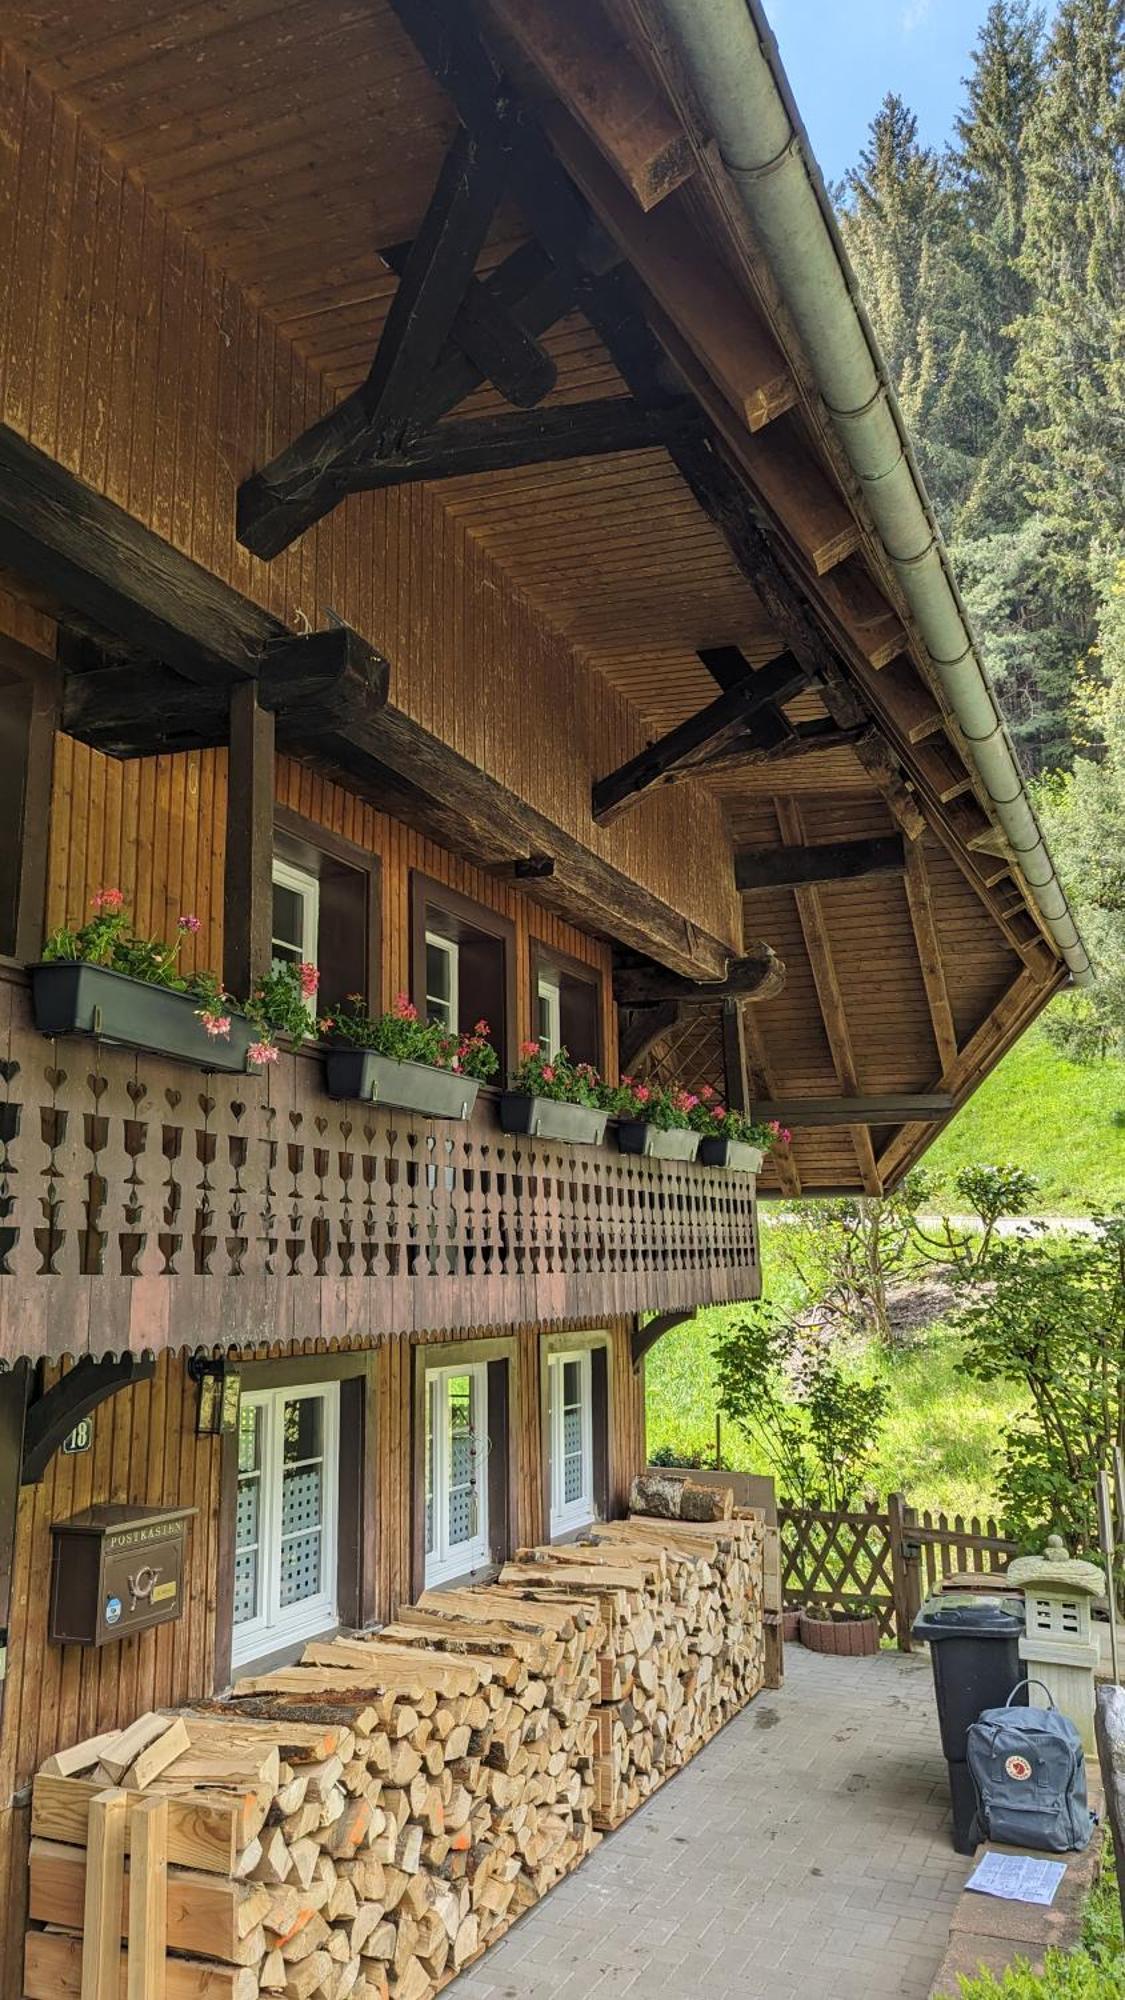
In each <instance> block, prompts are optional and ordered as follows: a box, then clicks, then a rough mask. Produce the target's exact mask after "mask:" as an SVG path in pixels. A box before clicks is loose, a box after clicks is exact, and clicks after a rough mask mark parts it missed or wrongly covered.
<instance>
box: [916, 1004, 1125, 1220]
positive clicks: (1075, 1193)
mask: <svg viewBox="0 0 1125 2000" xmlns="http://www.w3.org/2000/svg"><path fill="white" fill-rule="evenodd" d="M1115 1113H1116V1114H1117V1116H1118V1117H1119V1118H1120V1119H1121V1121H1122V1122H1121V1123H1120V1124H1115V1122H1114V1114H1115ZM981 1162H986V1163H988V1164H990V1165H993V1164H995V1165H1007V1164H1009V1163H1011V1164H1012V1165H1015V1166H1019V1167H1026V1168H1028V1169H1029V1170H1030V1171H1031V1172H1032V1173H1034V1174H1037V1175H1038V1176H1039V1179H1040V1181H1041V1182H1042V1193H1041V1195H1040V1197H1039V1204H1038V1205H1039V1208H1040V1210H1041V1212H1042V1213H1044V1214H1047V1213H1050V1214H1054V1215H1088V1214H1089V1213H1090V1211H1091V1209H1093V1208H1097V1207H1098V1206H1099V1205H1105V1204H1108V1203H1110V1202H1112V1201H1114V1200H1116V1201H1121V1200H1122V1199H1125V1062H1105V1063H1097V1064H1094V1065H1092V1066H1090V1067H1089V1068H1087V1067H1085V1066H1080V1065H1079V1064H1078V1063H1072V1062H1068V1061H1067V1059H1066V1057H1065V1056H1061V1055H1059V1054H1058V1052H1057V1051H1056V1050H1055V1049H1054V1048H1052V1046H1051V1044H1050V1042H1049V1041H1048V1040H1047V1037H1046V1035H1045V1034H1044V1033H1043V1031H1042V1029H1041V1028H1033V1029H1031V1030H1030V1032H1029V1033H1028V1034H1027V1035H1025V1036H1024V1038H1023V1040H1022V1041H1020V1042H1017V1044H1016V1046H1015V1048H1014V1049H1012V1050H1011V1051H1010V1053H1009V1054H1008V1055H1006V1056H1005V1057H1004V1060H1003V1062H1001V1063H999V1064H998V1065H997V1067H996V1068H995V1069H994V1070H993V1072H992V1075H991V1076H990V1077H987V1078H986V1080H985V1082H984V1083H982V1085H981V1087H980V1089H979V1090H978V1091H977V1092H976V1094H975V1095H974V1096H973V1097H972V1098H971V1099H970V1100H969V1103H968V1104H967V1105H966V1106H965V1109H964V1110H963V1111H961V1112H959V1113H958V1114H957V1117H956V1118H954V1119H953V1121H952V1123H951V1124H950V1125H948V1126H947V1128H946V1130H945V1131H944V1132H943V1133H942V1134H941V1137H940V1138H939V1139H937V1141H936V1142H935V1143H934V1145H933V1146H931V1148H930V1150H929V1152H928V1153H927V1154H926V1155H925V1158H924V1161H923V1165H924V1166H925V1167H927V1168H928V1169H929V1170H930V1171H931V1172H932V1173H934V1174H936V1175H938V1176H939V1177H940V1178H941V1180H942V1182H943V1184H944V1185H945V1186H946V1187H947V1188H951V1187H952V1183H953V1176H954V1175H955V1174H956V1173H957V1172H958V1170H959V1169H960V1168H961V1167H967V1166H970V1165H976V1164H978V1163H981Z"/></svg>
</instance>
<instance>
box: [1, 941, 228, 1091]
mask: <svg viewBox="0 0 1125 2000" xmlns="http://www.w3.org/2000/svg"><path fill="white" fill-rule="evenodd" d="M31 995H32V1002H33V1005H34V1008H35V1025H36V1027H37V1028H38V1029H39V1030H40V1031H41V1033H43V1034H44V1035H94V1036H96V1037H97V1039H98V1040H99V1041H102V1042H119V1043H121V1045H122V1047H124V1048H129V1049H147V1050H148V1051H149V1052H150V1053H151V1054H153V1055H161V1056H171V1057H172V1058H173V1059H174V1060H175V1061H176V1062H187V1063H193V1064H194V1065H195V1067H196V1068H197V1069H207V1070H231V1071H235V1072H237V1073H240V1074H241V1073H243V1072H244V1071H245V1069H246V1052H247V1050H248V1049H249V1047H250V1044H251V1042H252V1041H254V1039H255V1033H254V1029H253V1028H252V1027H251V1026H250V1023H249V1021H248V1020H247V1019H246V1017H245V1015H243V1014H232V1015H231V1017H230V1034H229V1035H209V1034H208V1033H207V1030H206V1028H205V1027H204V1025H203V1022H202V1020H201V1019H200V1015H199V1006H200V1002H199V999H198V997H197V995H196V994H194V993H178V992H176V990H175V989H174V988H173V987H171V986H154V985H152V984H151V983H150V982H149V981H148V980H145V979H130V978H129V976H128V974H127V973H124V972H114V971H112V970H111V969H110V967H109V966H107V965H85V964H82V963H81V962H79V961H76V960H73V959H60V960H57V961H53V962H52V963H51V964H49V965H33V966H32V967H31Z"/></svg>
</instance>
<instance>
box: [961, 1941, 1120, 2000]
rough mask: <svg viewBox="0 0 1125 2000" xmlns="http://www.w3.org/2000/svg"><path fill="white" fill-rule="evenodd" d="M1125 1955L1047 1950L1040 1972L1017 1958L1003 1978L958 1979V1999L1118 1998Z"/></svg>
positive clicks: (1113, 1999) (1116, 1999) (1050, 1999)
mask: <svg viewBox="0 0 1125 2000" xmlns="http://www.w3.org/2000/svg"><path fill="white" fill-rule="evenodd" d="M1123 1982H1125V1958H1118V1959H1116V1960H1099V1959H1095V1958H1091V1957H1090V1954H1089V1952H1085V1951H1071V1952H1061V1951H1049V1952H1048V1953H1047V1957H1046V1962H1045V1969H1044V1971H1043V1972H1042V1973H1038V1972H1033V1971H1032V1970H1031V1967H1030V1966H1029V1965H1028V1962H1027V1960H1026V1959H1025V1958H1017V1960H1016V1961H1015V1964H1014V1965H1010V1966H1009V1967H1008V1969H1007V1971H1006V1972H1005V1973H1004V1975H1003V1978H1002V1979H999V1980H997V1979H995V1978H994V1977H993V1975H992V1973H990V1972H986V1973H982V1974H981V1976H980V1978H979V1979H964V1978H963V1979H961V1980H960V1982H959V1983H960V1989H961V2000H1121V1994H1122V1992H1123V1991H1125V1984H1123Z"/></svg>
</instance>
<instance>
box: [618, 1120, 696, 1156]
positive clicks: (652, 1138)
mask: <svg viewBox="0 0 1125 2000" xmlns="http://www.w3.org/2000/svg"><path fill="white" fill-rule="evenodd" d="M617 1145H618V1149H619V1151H620V1152H622V1153H643V1154H644V1157H645V1159H646V1160H694V1158H695V1156H696V1154H697V1153H698V1151H699V1133H698V1132H693V1131H692V1130H691V1128H690V1126H689V1127H687V1128H686V1129H685V1128H684V1127H683V1126H682V1125H674V1126H673V1127H672V1129H671V1131H668V1132H665V1131H664V1130H663V1128H662V1127H661V1126H659V1125H649V1124H648V1123H647V1122H646V1121H645V1120H644V1119H643V1118H619V1119H618V1121H617Z"/></svg>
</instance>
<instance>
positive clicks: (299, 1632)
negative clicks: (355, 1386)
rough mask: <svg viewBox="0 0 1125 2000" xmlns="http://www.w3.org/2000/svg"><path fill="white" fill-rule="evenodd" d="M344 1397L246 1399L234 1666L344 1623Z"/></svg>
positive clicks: (292, 1392) (329, 1390)
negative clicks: (340, 1564) (339, 1600)
mask: <svg viewBox="0 0 1125 2000" xmlns="http://www.w3.org/2000/svg"><path fill="white" fill-rule="evenodd" d="M339 1408H340V1388H339V1384H338V1383H336V1382H323V1383H317V1384H314V1385H312V1386H311V1387H308V1388H305V1387H299V1388H286V1389H261V1390H257V1391H251V1392H249V1393H248V1394H245V1395H244V1396H243V1397H242V1401H241V1405H240V1408H239V1419H238V1496H237V1502H236V1512H235V1552H234V1621H233V1625H234V1629H233V1644H232V1651H231V1657H232V1662H233V1664H234V1665H236V1666H238V1665H240V1664H241V1663H242V1662H243V1661H245V1660H249V1659H255V1658H261V1657H262V1656H263V1655H265V1654H267V1653H271V1652H274V1651H277V1650H278V1649H279V1648H281V1647H286V1646H290V1645H292V1644H294V1643H295V1642H297V1641H299V1640H301V1639H308V1638H311V1637H312V1636H313V1635H314V1633H317V1632H324V1631H325V1630H327V1629H328V1628H329V1627H331V1626H332V1625H334V1624H335V1623H336V1537H337V1511H338V1500H339V1489H338V1481H337V1458H338V1436H339Z"/></svg>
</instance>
